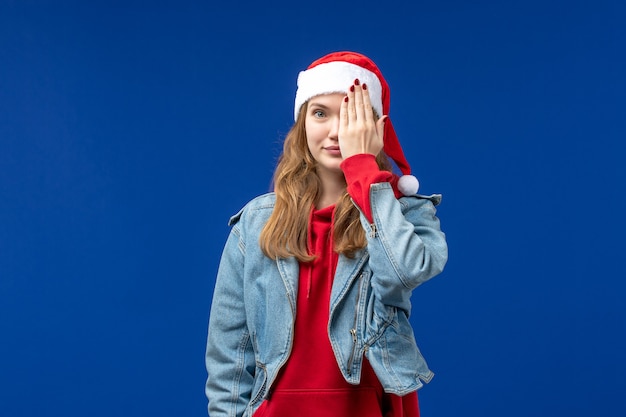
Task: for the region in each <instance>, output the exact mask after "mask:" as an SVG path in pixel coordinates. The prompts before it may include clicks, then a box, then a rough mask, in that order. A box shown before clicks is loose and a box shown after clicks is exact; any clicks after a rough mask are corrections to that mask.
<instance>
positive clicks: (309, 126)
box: [304, 93, 346, 175]
mask: <svg viewBox="0 0 626 417" xmlns="http://www.w3.org/2000/svg"><path fill="white" fill-rule="evenodd" d="M345 96H346V95H345V94H342V93H335V94H324V95H320V96H315V97H313V98H312V99H310V100H309V104H308V108H307V113H306V118H305V122H304V126H305V130H306V140H307V144H308V146H309V151H310V152H311V155H313V158H314V159H315V160H316V161H317V163H318V173H319V174H320V175H324V174H332V175H337V174H342V172H341V168H340V167H339V164H341V161H342V158H341V150H340V149H339V141H338V140H339V139H338V132H339V110H340V109H341V103H342V101H343V99H344V97H345Z"/></svg>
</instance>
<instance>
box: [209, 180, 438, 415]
mask: <svg viewBox="0 0 626 417" xmlns="http://www.w3.org/2000/svg"><path fill="white" fill-rule="evenodd" d="M440 199H441V196H440V195H432V196H429V197H426V196H420V195H416V196H411V197H402V198H400V199H396V198H395V196H394V193H393V190H392V188H391V186H390V184H389V183H379V184H373V185H372V187H371V189H370V201H371V209H372V216H373V223H372V224H370V222H369V221H368V220H367V218H366V217H365V216H364V215H363V214H361V223H362V225H363V227H364V229H365V231H366V236H367V247H366V248H365V249H363V250H361V251H359V252H358V253H357V254H356V256H354V257H353V258H352V259H350V258H347V257H345V256H340V257H339V261H338V264H337V270H336V273H335V278H334V282H333V287H332V290H331V296H330V297H331V299H330V319H329V324H328V334H329V338H330V342H331V345H332V348H333V351H334V353H335V357H336V359H337V364H338V366H339V368H340V369H341V373H342V374H343V376H344V378H345V379H346V381H348V382H349V383H352V384H358V383H359V380H360V375H361V366H362V364H363V356H365V357H367V360H368V361H369V362H370V364H371V365H372V368H373V369H374V371H375V373H376V375H377V376H378V379H379V380H380V382H381V384H382V386H383V388H384V389H385V391H386V392H389V393H394V394H398V395H404V394H407V393H409V392H412V391H415V390H416V389H418V388H420V387H421V386H422V382H429V381H430V379H431V378H432V377H433V373H432V372H431V371H430V370H429V369H428V366H427V364H426V362H425V360H424V358H423V357H422V355H421V353H420V351H419V349H418V347H417V345H416V343H415V338H414V335H413V329H412V327H411V324H410V323H409V313H410V311H411V301H410V297H411V292H412V290H413V289H414V288H415V287H417V286H418V285H420V284H421V283H423V282H424V281H426V280H428V279H429V278H431V277H433V276H435V275H437V274H438V273H440V272H441V271H442V269H443V267H444V265H445V263H446V261H447V258H448V248H447V244H446V240H445V235H444V233H443V232H442V231H441V229H440V227H439V219H438V218H437V217H436V216H435V205H437V204H438V203H439V201H440ZM274 201H275V197H274V194H273V193H270V194H266V195H263V196H260V197H257V198H255V199H254V200H252V201H250V202H249V203H248V204H247V205H246V206H245V207H244V208H243V209H242V210H241V211H240V212H239V213H237V214H236V215H235V216H233V217H232V218H231V220H230V223H229V224H230V225H231V226H232V228H231V232H230V235H229V237H228V240H227V242H226V246H225V248H224V252H223V254H222V258H221V261H220V265H219V269H218V274H217V279H216V284H215V291H214V295H213V302H212V306H211V313H210V319H209V332H208V341H207V350H206V366H207V371H208V379H207V384H206V395H207V398H208V400H209V415H210V416H211V417H221V416H230V417H235V416H237V417H239V416H246V417H249V416H251V415H252V414H253V413H254V411H255V410H256V409H257V408H258V407H259V406H260V404H261V402H262V401H263V399H265V398H267V397H268V395H269V393H270V389H271V387H272V385H273V383H274V381H275V380H276V377H277V375H278V373H279V371H280V369H281V367H282V366H283V365H284V364H285V362H286V361H287V359H288V358H289V354H290V352H291V344H292V341H293V330H294V322H295V316H296V300H297V292H298V276H299V266H298V261H297V260H296V259H295V258H287V259H279V260H276V261H274V260H272V259H270V258H268V257H266V256H265V255H264V254H263V252H262V251H261V248H260V246H259V243H258V241H259V234H260V232H261V229H262V228H263V225H264V224H265V223H266V221H267V219H268V217H269V216H270V214H271V212H272V210H273V207H274Z"/></svg>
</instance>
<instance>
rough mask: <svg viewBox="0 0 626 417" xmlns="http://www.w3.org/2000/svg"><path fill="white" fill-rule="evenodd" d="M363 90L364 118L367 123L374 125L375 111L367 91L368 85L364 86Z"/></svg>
mask: <svg viewBox="0 0 626 417" xmlns="http://www.w3.org/2000/svg"><path fill="white" fill-rule="evenodd" d="M361 90H362V96H363V112H364V116H363V117H364V118H365V120H366V121H368V122H371V123H374V111H373V110H372V101H371V98H370V92H369V90H368V89H367V85H366V84H363V85H362V88H361Z"/></svg>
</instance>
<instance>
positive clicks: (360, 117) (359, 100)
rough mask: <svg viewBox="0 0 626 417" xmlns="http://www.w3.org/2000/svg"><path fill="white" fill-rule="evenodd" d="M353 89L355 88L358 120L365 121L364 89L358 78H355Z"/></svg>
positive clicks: (355, 106) (355, 109)
mask: <svg viewBox="0 0 626 417" xmlns="http://www.w3.org/2000/svg"><path fill="white" fill-rule="evenodd" d="M351 90H354V111H355V115H356V118H357V120H361V121H364V120H365V112H364V110H363V89H362V88H361V83H360V82H359V79H358V78H357V79H356V80H354V85H353V86H352V88H351Z"/></svg>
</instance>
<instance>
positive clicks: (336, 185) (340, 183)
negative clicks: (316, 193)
mask: <svg viewBox="0 0 626 417" xmlns="http://www.w3.org/2000/svg"><path fill="white" fill-rule="evenodd" d="M324 174H326V175H324ZM333 174H334V173H333ZM333 174H330V173H321V172H318V175H319V176H320V179H321V180H322V194H321V195H320V197H319V198H318V199H317V201H316V202H315V208H317V209H318V210H319V209H323V208H325V207H328V206H331V205H333V204H336V203H337V202H338V201H339V199H340V198H341V196H343V194H344V193H345V192H346V182H345V179H344V177H343V174H342V173H339V174H337V175H333Z"/></svg>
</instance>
